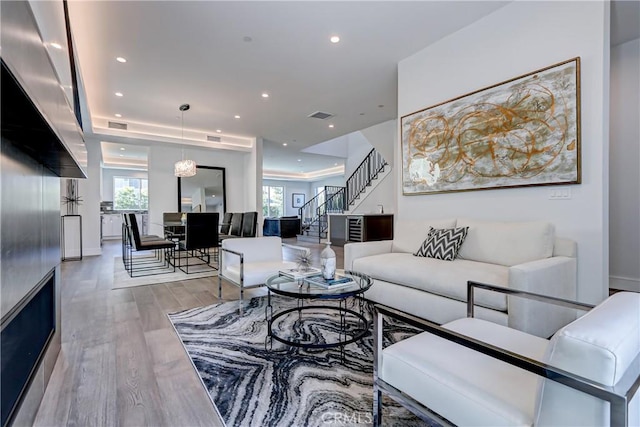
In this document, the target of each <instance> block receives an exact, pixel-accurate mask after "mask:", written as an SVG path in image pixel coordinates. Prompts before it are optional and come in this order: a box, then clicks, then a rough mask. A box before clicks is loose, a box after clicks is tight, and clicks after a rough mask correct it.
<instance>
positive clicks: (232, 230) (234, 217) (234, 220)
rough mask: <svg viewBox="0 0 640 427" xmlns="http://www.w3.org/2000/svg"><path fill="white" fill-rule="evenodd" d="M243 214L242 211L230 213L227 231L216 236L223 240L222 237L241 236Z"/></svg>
mask: <svg viewBox="0 0 640 427" xmlns="http://www.w3.org/2000/svg"><path fill="white" fill-rule="evenodd" d="M243 217H244V214H243V213H242V212H234V213H233V214H231V223H230V225H229V233H228V234H225V235H222V234H221V235H220V236H219V237H218V240H219V241H223V240H224V239H233V238H235V237H242V218H243Z"/></svg>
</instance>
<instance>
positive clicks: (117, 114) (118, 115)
mask: <svg viewBox="0 0 640 427" xmlns="http://www.w3.org/2000/svg"><path fill="white" fill-rule="evenodd" d="M114 116H116V117H122V114H119V113H116V114H114Z"/></svg>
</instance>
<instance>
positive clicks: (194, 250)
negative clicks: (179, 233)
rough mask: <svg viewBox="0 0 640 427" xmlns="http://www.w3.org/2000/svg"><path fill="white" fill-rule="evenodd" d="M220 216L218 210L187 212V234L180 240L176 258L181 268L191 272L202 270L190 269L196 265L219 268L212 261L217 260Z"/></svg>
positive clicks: (188, 272)
mask: <svg viewBox="0 0 640 427" xmlns="http://www.w3.org/2000/svg"><path fill="white" fill-rule="evenodd" d="M219 218H220V214H219V213H217V212H193V213H187V221H186V223H185V233H184V234H185V236H184V240H180V241H179V242H178V253H177V258H176V260H177V264H178V268H179V269H180V270H182V271H184V272H185V273H187V274H191V273H197V272H201V271H202V269H197V270H196V271H193V269H192V270H191V271H189V267H194V266H203V267H205V268H213V269H217V268H216V266H215V265H213V262H212V261H216V260H217V248H218V247H219V240H218V222H219ZM212 250H213V252H212Z"/></svg>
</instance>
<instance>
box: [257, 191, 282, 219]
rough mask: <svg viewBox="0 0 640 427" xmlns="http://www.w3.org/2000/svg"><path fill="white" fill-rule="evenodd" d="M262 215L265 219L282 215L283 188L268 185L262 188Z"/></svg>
mask: <svg viewBox="0 0 640 427" xmlns="http://www.w3.org/2000/svg"><path fill="white" fill-rule="evenodd" d="M262 215H263V216H265V217H267V216H275V217H278V216H283V215H284V187H272V186H270V185H264V186H263V187H262Z"/></svg>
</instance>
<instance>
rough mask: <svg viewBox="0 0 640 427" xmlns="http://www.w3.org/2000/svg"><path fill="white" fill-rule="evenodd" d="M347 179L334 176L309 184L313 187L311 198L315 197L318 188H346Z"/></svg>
mask: <svg viewBox="0 0 640 427" xmlns="http://www.w3.org/2000/svg"><path fill="white" fill-rule="evenodd" d="M360 161H362V159H360ZM347 178H348V176H332V177H331V178H325V179H321V180H318V181H313V182H311V183H310V184H309V185H310V186H311V194H310V195H309V197H313V196H314V195H315V191H316V187H327V186H335V187H344V182H345V181H346V179H347Z"/></svg>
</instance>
